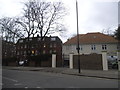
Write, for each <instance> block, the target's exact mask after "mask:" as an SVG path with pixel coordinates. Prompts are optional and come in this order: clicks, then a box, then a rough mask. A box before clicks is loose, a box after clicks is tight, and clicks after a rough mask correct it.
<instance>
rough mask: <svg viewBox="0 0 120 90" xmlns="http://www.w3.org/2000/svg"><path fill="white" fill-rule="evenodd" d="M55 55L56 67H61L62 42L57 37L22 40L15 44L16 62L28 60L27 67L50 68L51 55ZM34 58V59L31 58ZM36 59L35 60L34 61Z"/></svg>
mask: <svg viewBox="0 0 120 90" xmlns="http://www.w3.org/2000/svg"><path fill="white" fill-rule="evenodd" d="M53 53H54V54H56V55H57V66H61V65H62V41H61V40H60V38H59V37H57V36H50V37H45V38H43V39H42V40H41V37H39V36H38V37H33V38H29V40H28V38H23V39H19V40H18V42H17V43H16V56H17V59H18V60H26V59H27V60H28V66H36V65H39V66H51V63H52V60H51V59H52V54H53ZM33 57H34V58H33ZM35 58H36V59H35Z"/></svg>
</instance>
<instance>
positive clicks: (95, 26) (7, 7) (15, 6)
mask: <svg viewBox="0 0 120 90" xmlns="http://www.w3.org/2000/svg"><path fill="white" fill-rule="evenodd" d="M23 1H26V0H0V18H1V17H4V16H8V17H14V16H19V15H21V12H22V8H23V3H22V2H23ZM48 1H50V0H48ZM51 1H53V0H51ZM54 1H59V0H54ZM60 1H62V2H63V3H64V4H65V7H66V9H67V11H68V14H67V15H66V16H65V19H64V21H63V22H64V24H65V26H66V28H67V30H68V32H67V36H66V37H64V38H62V40H63V42H64V41H66V40H67V38H68V37H71V35H75V34H76V6H75V5H76V0H60ZM118 1H119V0H78V9H79V11H78V12H79V14H78V15H79V16H78V17H79V33H80V34H85V33H88V32H101V31H102V30H103V29H108V28H110V29H111V30H113V31H114V29H115V28H116V27H117V26H118Z"/></svg>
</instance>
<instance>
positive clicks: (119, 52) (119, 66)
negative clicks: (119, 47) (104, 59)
mask: <svg viewBox="0 0 120 90" xmlns="http://www.w3.org/2000/svg"><path fill="white" fill-rule="evenodd" d="M117 60H118V70H119V71H120V51H117Z"/></svg>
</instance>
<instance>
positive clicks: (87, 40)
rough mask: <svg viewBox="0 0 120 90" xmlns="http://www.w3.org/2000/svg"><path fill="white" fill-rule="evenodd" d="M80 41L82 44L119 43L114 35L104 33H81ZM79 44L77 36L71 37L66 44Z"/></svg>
mask: <svg viewBox="0 0 120 90" xmlns="http://www.w3.org/2000/svg"><path fill="white" fill-rule="evenodd" d="M79 40H80V41H79V42H80V44H92V43H117V42H118V40H116V39H115V38H114V37H112V36H108V35H105V34H102V33H99V32H97V33H87V34H79ZM70 44H77V36H75V37H73V38H71V39H69V40H68V41H67V42H65V43H64V45H70Z"/></svg>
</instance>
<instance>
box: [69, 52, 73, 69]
mask: <svg viewBox="0 0 120 90" xmlns="http://www.w3.org/2000/svg"><path fill="white" fill-rule="evenodd" d="M69 57H70V60H69V67H70V69H73V54H72V53H70V55H69Z"/></svg>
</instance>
